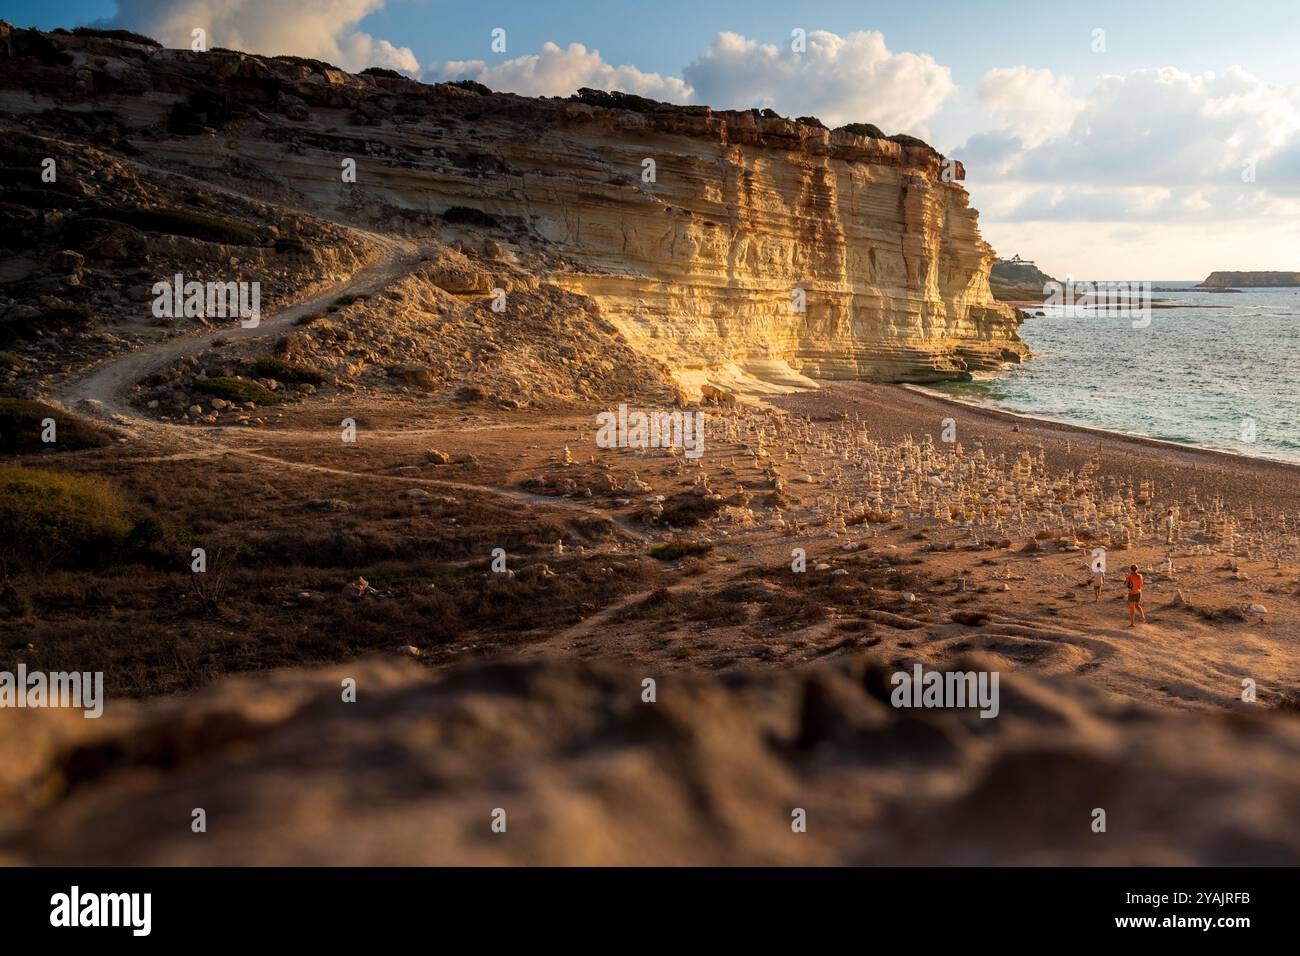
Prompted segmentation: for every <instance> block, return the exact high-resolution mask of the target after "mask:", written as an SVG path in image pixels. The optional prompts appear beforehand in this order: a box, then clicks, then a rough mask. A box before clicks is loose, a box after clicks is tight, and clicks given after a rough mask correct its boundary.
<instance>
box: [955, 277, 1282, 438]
mask: <svg viewBox="0 0 1300 956" xmlns="http://www.w3.org/2000/svg"><path fill="white" fill-rule="evenodd" d="M1151 284H1152V286H1153V289H1161V288H1163V289H1170V288H1173V289H1177V291H1173V292H1160V291H1153V293H1152V298H1153V299H1155V300H1161V299H1164V300H1168V301H1169V302H1170V303H1177V304H1178V307H1175V308H1158V309H1153V310H1152V311H1151V322H1150V325H1149V326H1148V327H1147V328H1139V329H1135V328H1133V320H1132V318H1125V317H1120V316H1101V315H1098V316H1087V317H1078V316H1075V317H1068V318H1067V317H1060V316H1059V315H1058V316H1055V317H1053V316H1049V317H1047V318H1028V319H1026V320H1025V322H1024V324H1023V325H1022V326H1021V327H1020V334H1021V337H1022V338H1023V339H1024V340H1025V342H1026V343H1027V344H1028V345H1029V347H1030V348H1031V349H1033V351H1034V352H1035V356H1036V357H1035V358H1033V359H1031V360H1030V361H1028V362H1026V363H1025V364H1023V365H1020V366H1017V367H1016V368H1013V369H1010V370H1008V371H1006V372H1005V373H1003V374H1001V375H999V376H997V377H996V378H986V379H981V380H977V381H975V382H953V383H947V384H944V385H941V386H937V388H938V390H940V391H943V392H945V393H947V394H949V395H952V396H953V397H955V398H962V399H965V400H968V401H977V402H981V403H985V404H990V405H993V406H996V407H998V408H1003V409H1007V410H1009V411H1015V412H1021V413H1023V414H1026V415H1033V416H1036V417H1040V418H1051V419H1055V420H1057V421H1063V422H1070V423H1074V424H1080V425H1090V426H1093V427H1096V428H1105V429H1110V430H1113V431H1120V432H1128V433H1131V434H1138V435H1145V436H1148V437H1150V438H1159V439H1163V440H1165V441H1173V442H1180V443H1183V444H1188V445H1200V446H1205V447H1208V448H1217V449H1220V450H1222V451H1230V452H1235V453H1237V454H1242V455H1250V456H1254V457H1263V458H1273V459H1277V460H1281V461H1290V462H1297V463H1300V289H1246V290H1243V291H1242V292H1240V293H1231V292H1229V293H1210V292H1198V291H1195V290H1193V289H1192V288H1191V286H1193V285H1195V284H1196V283H1195V282H1187V281H1177V282H1174V281H1153V282H1152V283H1151ZM1058 311H1060V310H1058Z"/></svg>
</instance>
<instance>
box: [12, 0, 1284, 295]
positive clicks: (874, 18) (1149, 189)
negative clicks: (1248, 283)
mask: <svg viewBox="0 0 1300 956" xmlns="http://www.w3.org/2000/svg"><path fill="white" fill-rule="evenodd" d="M0 18H3V19H6V20H9V21H10V22H12V23H14V24H16V25H18V26H38V27H41V28H45V29H49V28H51V27H55V26H64V27H72V26H79V25H83V24H95V25H99V26H105V25H113V26H122V27H126V28H129V29H133V30H138V31H141V32H144V33H147V34H149V35H151V36H154V37H156V38H157V39H159V40H161V41H163V42H164V43H165V44H167V45H168V46H188V45H189V38H190V31H191V30H192V29H193V27H194V26H203V27H204V28H205V29H206V30H207V32H208V37H209V40H208V42H209V45H210V46H225V47H231V48H235V49H243V50H248V51H250V52H257V53H267V54H277V53H292V54H296V55H299V56H311V57H317V58H319V59H323V60H327V61H329V62H331V63H335V64H337V65H338V66H341V67H344V68H347V69H351V70H359V69H362V68H364V67H366V66H385V67H389V68H392V69H398V70H401V71H403V72H406V73H408V74H410V75H412V76H415V77H418V78H420V79H422V80H425V81H426V82H435V81H439V80H444V79H465V78H470V79H477V80H479V81H480V82H483V83H486V84H487V85H488V86H490V87H492V88H493V89H500V90H511V91H513V92H518V93H525V94H532V95H568V94H569V93H572V92H573V91H574V90H576V89H577V88H578V87H580V86H591V87H598V88H604V89H620V90H625V91H627V92H633V93H639V94H641V95H644V96H650V97H653V98H655V99H661V100H669V101H672V102H680V103H707V104H708V105H710V106H714V107H718V108H745V107H751V106H759V107H771V108H772V109H775V110H776V111H777V112H779V113H781V114H783V115H787V116H802V115H810V114H811V115H815V116H818V117H820V118H821V119H822V120H823V121H824V122H826V123H827V124H828V125H831V126H835V125H840V124H843V123H847V122H868V123H875V124H876V125H877V126H880V127H881V128H883V129H884V130H885V131H886V132H887V133H895V132H905V133H911V134H913V135H917V136H921V137H922V138H924V139H925V140H927V141H928V142H930V143H931V144H933V145H934V146H935V147H936V148H937V149H939V150H940V151H941V152H943V153H944V154H946V155H952V156H956V157H957V158H959V159H961V160H962V161H963V163H964V165H965V167H966V170H967V179H966V186H967V188H968V189H969V190H970V193H971V201H972V204H973V205H974V206H975V208H977V209H978V210H979V211H980V225H981V229H982V231H983V234H984V236H985V238H986V239H988V240H989V241H990V242H991V243H992V244H993V246H994V247H995V248H996V249H997V250H998V252H999V253H1000V254H1002V255H1005V256H1008V257H1009V256H1010V255H1012V254H1013V253H1019V254H1020V255H1022V256H1024V257H1026V258H1032V259H1035V260H1036V261H1037V262H1038V263H1039V265H1040V266H1041V267H1043V268H1044V270H1045V271H1047V272H1050V273H1052V274H1054V275H1056V276H1058V277H1059V278H1065V277H1067V276H1069V277H1074V278H1094V279H1096V278H1109V279H1139V278H1140V279H1199V278H1203V277H1204V276H1205V275H1207V274H1208V273H1209V272H1210V271H1213V270H1215V269H1238V270H1264V269H1281V270H1288V271H1296V270H1300V57H1298V56H1296V54H1295V42H1296V38H1297V37H1300V0H1254V2H1252V0H1238V2H1233V3H1230V2H1226V0H1224V2H1217V3H1197V2H1195V0H1181V2H1164V0H1146V2H1144V3H1141V4H1139V3H1137V2H1135V0H1129V2H1126V3H1121V2H1110V0H1093V2H1090V3H1087V4H1079V3H1052V2H1039V3H1032V2H1024V0H1021V2H1008V0H903V2H899V0H890V2H885V3H878V2H856V3H855V2H846V0H831V2H818V0H807V2H802V3H793V2H784V3H769V2H764V0H740V2H737V0H689V2H688V0H642V2H618V0H605V2H588V0H567V2H566V0H544V2H543V0H528V2H493V0H479V2H475V3H466V2H464V0H0ZM494 31H503V33H497V34H496V35H495V36H496V40H495V42H494ZM795 31H801V32H800V33H799V34H796V33H795ZM800 38H801V40H802V44H801V48H799V49H796V47H797V46H800V43H799V39H800ZM503 47H504V48H503Z"/></svg>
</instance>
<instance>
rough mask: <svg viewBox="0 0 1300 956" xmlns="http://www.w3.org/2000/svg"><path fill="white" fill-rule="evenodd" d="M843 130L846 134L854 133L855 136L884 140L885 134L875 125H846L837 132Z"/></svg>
mask: <svg viewBox="0 0 1300 956" xmlns="http://www.w3.org/2000/svg"><path fill="white" fill-rule="evenodd" d="M839 130H843V131H844V132H846V133H852V134H854V135H855V136H870V137H871V138H872V139H884V138H885V132H884V130H882V129H881V128H880V127H879V126H876V125H875V124H874V123H846V124H845V125H843V126H841V127H839V129H837V130H836V132H839Z"/></svg>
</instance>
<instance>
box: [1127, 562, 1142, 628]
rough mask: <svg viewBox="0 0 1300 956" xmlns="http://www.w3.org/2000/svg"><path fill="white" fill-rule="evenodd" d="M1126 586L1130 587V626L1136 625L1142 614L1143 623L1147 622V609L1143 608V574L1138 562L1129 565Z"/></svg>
mask: <svg viewBox="0 0 1300 956" xmlns="http://www.w3.org/2000/svg"><path fill="white" fill-rule="evenodd" d="M1124 586H1125V587H1126V588H1128V626H1129V627H1134V626H1135V625H1136V623H1137V621H1136V618H1137V616H1138V615H1139V614H1141V615H1142V623H1143V624H1145V623H1146V622H1147V614H1146V611H1144V610H1142V575H1141V574H1140V573H1138V566H1137V565H1136V564H1131V565H1129V569H1128V577H1126V578H1125V579H1124Z"/></svg>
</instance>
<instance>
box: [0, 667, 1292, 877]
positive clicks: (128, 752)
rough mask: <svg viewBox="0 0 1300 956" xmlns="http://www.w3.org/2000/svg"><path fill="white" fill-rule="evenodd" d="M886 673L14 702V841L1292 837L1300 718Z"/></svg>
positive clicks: (333, 685) (202, 859)
mask: <svg viewBox="0 0 1300 956" xmlns="http://www.w3.org/2000/svg"><path fill="white" fill-rule="evenodd" d="M990 663H991V662H990V661H988V660H983V659H978V658H967V659H965V660H962V661H960V662H958V663H957V666H958V667H960V668H962V669H966V668H970V667H976V668H978V667H984V666H988V665H989V664H990ZM888 675H889V669H887V668H883V667H881V666H878V665H873V664H871V663H869V662H866V661H863V660H856V661H844V662H840V663H839V664H837V665H834V666H831V665H824V666H821V667H815V668H811V669H805V670H796V671H783V672H779V673H769V674H764V675H754V676H746V677H735V676H733V677H731V678H728V679H727V680H726V681H725V682H724V681H721V680H718V679H715V678H712V677H707V676H687V675H683V674H666V675H660V679H659V681H658V684H657V688H656V696H657V700H656V702H655V703H645V702H643V701H642V679H643V677H644V676H646V675H643V674H640V673H634V672H629V671H626V670H621V669H615V668H612V667H611V666H608V665H596V666H591V665H586V664H578V663H572V662H541V661H538V662H530V663H510V662H506V663H497V664H491V665H478V666H469V667H462V668H459V669H455V670H451V671H448V672H444V673H443V674H441V675H440V676H435V675H433V674H432V673H431V672H430V671H428V670H426V669H423V668H421V667H420V666H419V665H418V664H416V663H414V662H412V661H407V660H398V659H386V660H382V661H381V660H367V661H357V662H353V663H351V664H348V665H344V666H340V667H333V668H329V669H322V670H297V671H280V672H272V673H267V674H262V675H257V676H252V677H243V678H238V679H232V680H227V681H224V682H222V683H219V684H216V685H214V686H211V687H209V688H207V689H204V690H202V691H200V692H198V693H195V694H193V695H190V696H187V697H173V698H164V699H159V700H155V701H150V702H146V703H142V704H140V703H130V702H122V701H115V700H110V701H109V702H108V706H107V708H106V712H105V716H104V717H103V718H102V719H101V720H99V721H93V720H84V719H82V718H81V717H80V715H79V714H73V713H70V712H67V711H49V710H45V711H31V710H25V711H18V710H0V859H3V860H5V861H6V862H15V863H37V864H65V865H66V864H108V863H113V864H190V863H205V864H378V863H383V864H453V863H454V864H464V863H474V864H497V863H529V864H681V863H700V864H743V863H749V864H774V863H785V864H792V863H869V864H927V863H928V864H940V863H941V864H953V863H960V864H980V863H1021V864H1066V863H1074V864H1084V863H1086V864H1243V863H1251V864H1295V863H1296V862H1298V861H1300V828H1298V827H1297V825H1296V821H1297V820H1298V819H1300V813H1297V810H1298V809H1300V761H1298V760H1297V757H1298V756H1300V722H1298V721H1296V720H1295V718H1294V717H1293V716H1291V715H1287V714H1284V713H1279V712H1276V711H1273V712H1261V713H1260V714H1259V716H1248V715H1240V714H1234V715H1222V714H1213V715H1210V714H1207V715H1200V714H1195V715H1192V714H1169V713H1161V712H1157V711H1155V710H1150V711H1148V710H1145V709H1143V708H1141V707H1138V706H1135V705H1133V704H1131V703H1117V702H1115V701H1113V700H1112V699H1109V698H1105V697H1102V696H1100V695H1099V694H1097V693H1094V692H1091V691H1089V690H1087V689H1086V688H1085V687H1083V686H1082V685H1078V684H1072V683H1068V682H1066V680H1065V679H1061V680H1060V681H1059V682H1058V681H1053V682H1050V683H1049V682H1042V681H1036V680H1034V679H1033V678H1030V677H1028V676H1027V675H1025V674H1023V673H1003V674H1002V682H1001V712H1000V714H999V716H998V717H996V718H994V719H988V720H985V719H981V718H980V717H978V716H976V715H975V714H974V713H973V712H969V711H967V712H962V713H957V712H954V711H934V710H900V709H895V708H893V707H891V706H890V705H889V703H888V695H889V683H888ZM345 677H353V678H355V679H356V681H357V689H358V698H357V702H355V703H343V702H342V700H341V697H342V693H341V690H340V687H341V682H342V680H343V679H344V678H345ZM1193 752H1194V753H1195V754H1196V759H1195V760H1188V759H1187V755H1188V754H1189V753H1193ZM199 807H201V808H203V809H204V810H206V812H207V832H206V833H202V834H196V833H193V832H192V831H191V827H190V821H191V814H192V811H193V810H194V809H195V808H199ZM796 808H799V809H803V810H805V811H806V813H807V832H805V833H795V832H793V831H792V828H791V820H792V813H793V811H794V810H795V809H796ZM1095 808H1103V809H1105V811H1106V814H1107V828H1106V832H1105V833H1096V832H1093V829H1092V820H1093V811H1094V809H1095ZM498 809H501V810H504V811H505V819H506V831H505V832H504V833H494V832H493V830H492V828H491V822H492V819H493V813H494V811H496V810H498Z"/></svg>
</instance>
